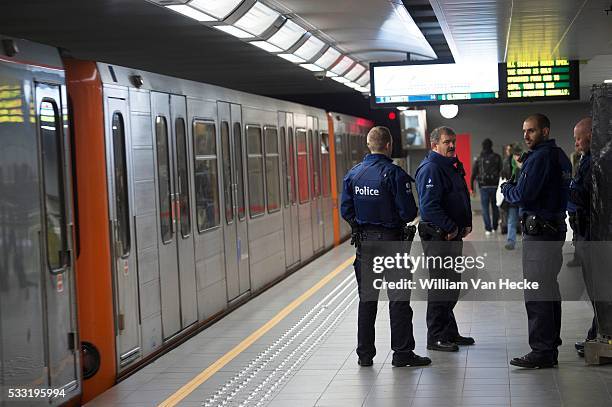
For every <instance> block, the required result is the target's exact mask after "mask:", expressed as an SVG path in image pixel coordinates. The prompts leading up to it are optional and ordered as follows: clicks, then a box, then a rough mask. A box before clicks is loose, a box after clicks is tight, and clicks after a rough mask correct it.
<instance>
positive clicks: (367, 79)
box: [355, 71, 370, 86]
mask: <svg viewBox="0 0 612 407" xmlns="http://www.w3.org/2000/svg"><path fill="white" fill-rule="evenodd" d="M355 83H357V84H359V85H361V86H365V85H367V84H368V83H370V71H365V72H364V73H363V75H361V77H360V78H359V79H357V80H356V81H355Z"/></svg>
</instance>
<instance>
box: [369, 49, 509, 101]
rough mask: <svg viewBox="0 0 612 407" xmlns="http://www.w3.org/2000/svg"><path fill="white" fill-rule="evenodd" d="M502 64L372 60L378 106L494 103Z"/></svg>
mask: <svg viewBox="0 0 612 407" xmlns="http://www.w3.org/2000/svg"><path fill="white" fill-rule="evenodd" d="M498 74H499V67H498V64H497V63H496V62H488V63H461V64H459V63H433V64H432V63H430V62H423V61H411V62H405V61H402V62H377V63H372V64H370V78H371V80H370V83H371V86H372V92H371V98H370V102H371V103H370V104H371V106H372V107H374V108H378V107H395V106H422V105H432V104H446V103H492V102H496V101H497V100H498V98H499V78H498Z"/></svg>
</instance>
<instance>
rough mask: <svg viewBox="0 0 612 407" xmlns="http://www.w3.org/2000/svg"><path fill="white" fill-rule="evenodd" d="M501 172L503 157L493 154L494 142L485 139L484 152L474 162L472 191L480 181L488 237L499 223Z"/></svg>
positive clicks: (481, 201) (479, 186)
mask: <svg viewBox="0 0 612 407" xmlns="http://www.w3.org/2000/svg"><path fill="white" fill-rule="evenodd" d="M501 170H502V159H501V156H500V155H499V154H497V153H494V152H493V142H492V141H491V140H490V139H488V138H487V139H484V141H483V142H482V152H481V153H480V156H478V158H477V159H476V161H474V167H473V172H472V177H471V178H470V189H471V190H472V191H474V180H478V188H480V205H481V207H482V218H483V220H484V226H485V234H486V235H487V236H488V235H490V234H491V233H492V232H493V231H494V230H497V223H498V221H499V208H498V207H497V204H496V202H495V193H496V192H497V186H498V185H499V175H500V173H501ZM490 210H491V211H492V212H493V219H491V213H490V212H489V211H490Z"/></svg>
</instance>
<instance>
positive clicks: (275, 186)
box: [264, 127, 281, 213]
mask: <svg viewBox="0 0 612 407" xmlns="http://www.w3.org/2000/svg"><path fill="white" fill-rule="evenodd" d="M264 138H265V145H266V201H267V203H268V213H271V212H276V211H278V210H280V200H281V193H280V178H279V175H278V170H279V162H278V161H279V156H278V131H276V129H275V128H274V127H264Z"/></svg>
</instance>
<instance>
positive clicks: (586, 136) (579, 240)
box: [568, 117, 597, 356]
mask: <svg viewBox="0 0 612 407" xmlns="http://www.w3.org/2000/svg"><path fill="white" fill-rule="evenodd" d="M592 127H593V120H592V119H591V118H590V117H585V118H584V119H582V120H580V121H579V122H578V123H577V124H576V126H575V127H574V146H575V148H576V153H578V154H581V155H582V157H581V158H580V162H579V163H578V169H577V170H576V175H575V176H574V178H573V179H572V181H571V182H570V187H569V190H570V192H569V203H568V212H569V214H570V226H571V227H572V230H573V231H574V237H575V245H576V251H577V253H576V254H577V257H578V258H580V259H581V260H582V261H581V265H582V274H583V277H584V282H585V285H586V287H587V292H588V293H589V296H590V297H591V299H592V300H593V301H594V300H595V299H594V296H593V294H592V286H591V278H592V276H591V270H592V265H591V263H590V260H591V259H590V257H591V256H589V254H588V247H589V246H588V243H586V242H588V241H589V240H591V236H590V229H591V227H590V219H591V199H592V196H593V195H592V192H593V191H592V178H591V129H592ZM593 305H595V303H594V302H593ZM595 338H597V318H596V317H593V322H592V323H591V328H590V329H589V331H588V332H587V336H586V341H591V340H593V339H595ZM575 347H576V351H577V352H578V355H580V356H584V341H580V342H576V344H575Z"/></svg>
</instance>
